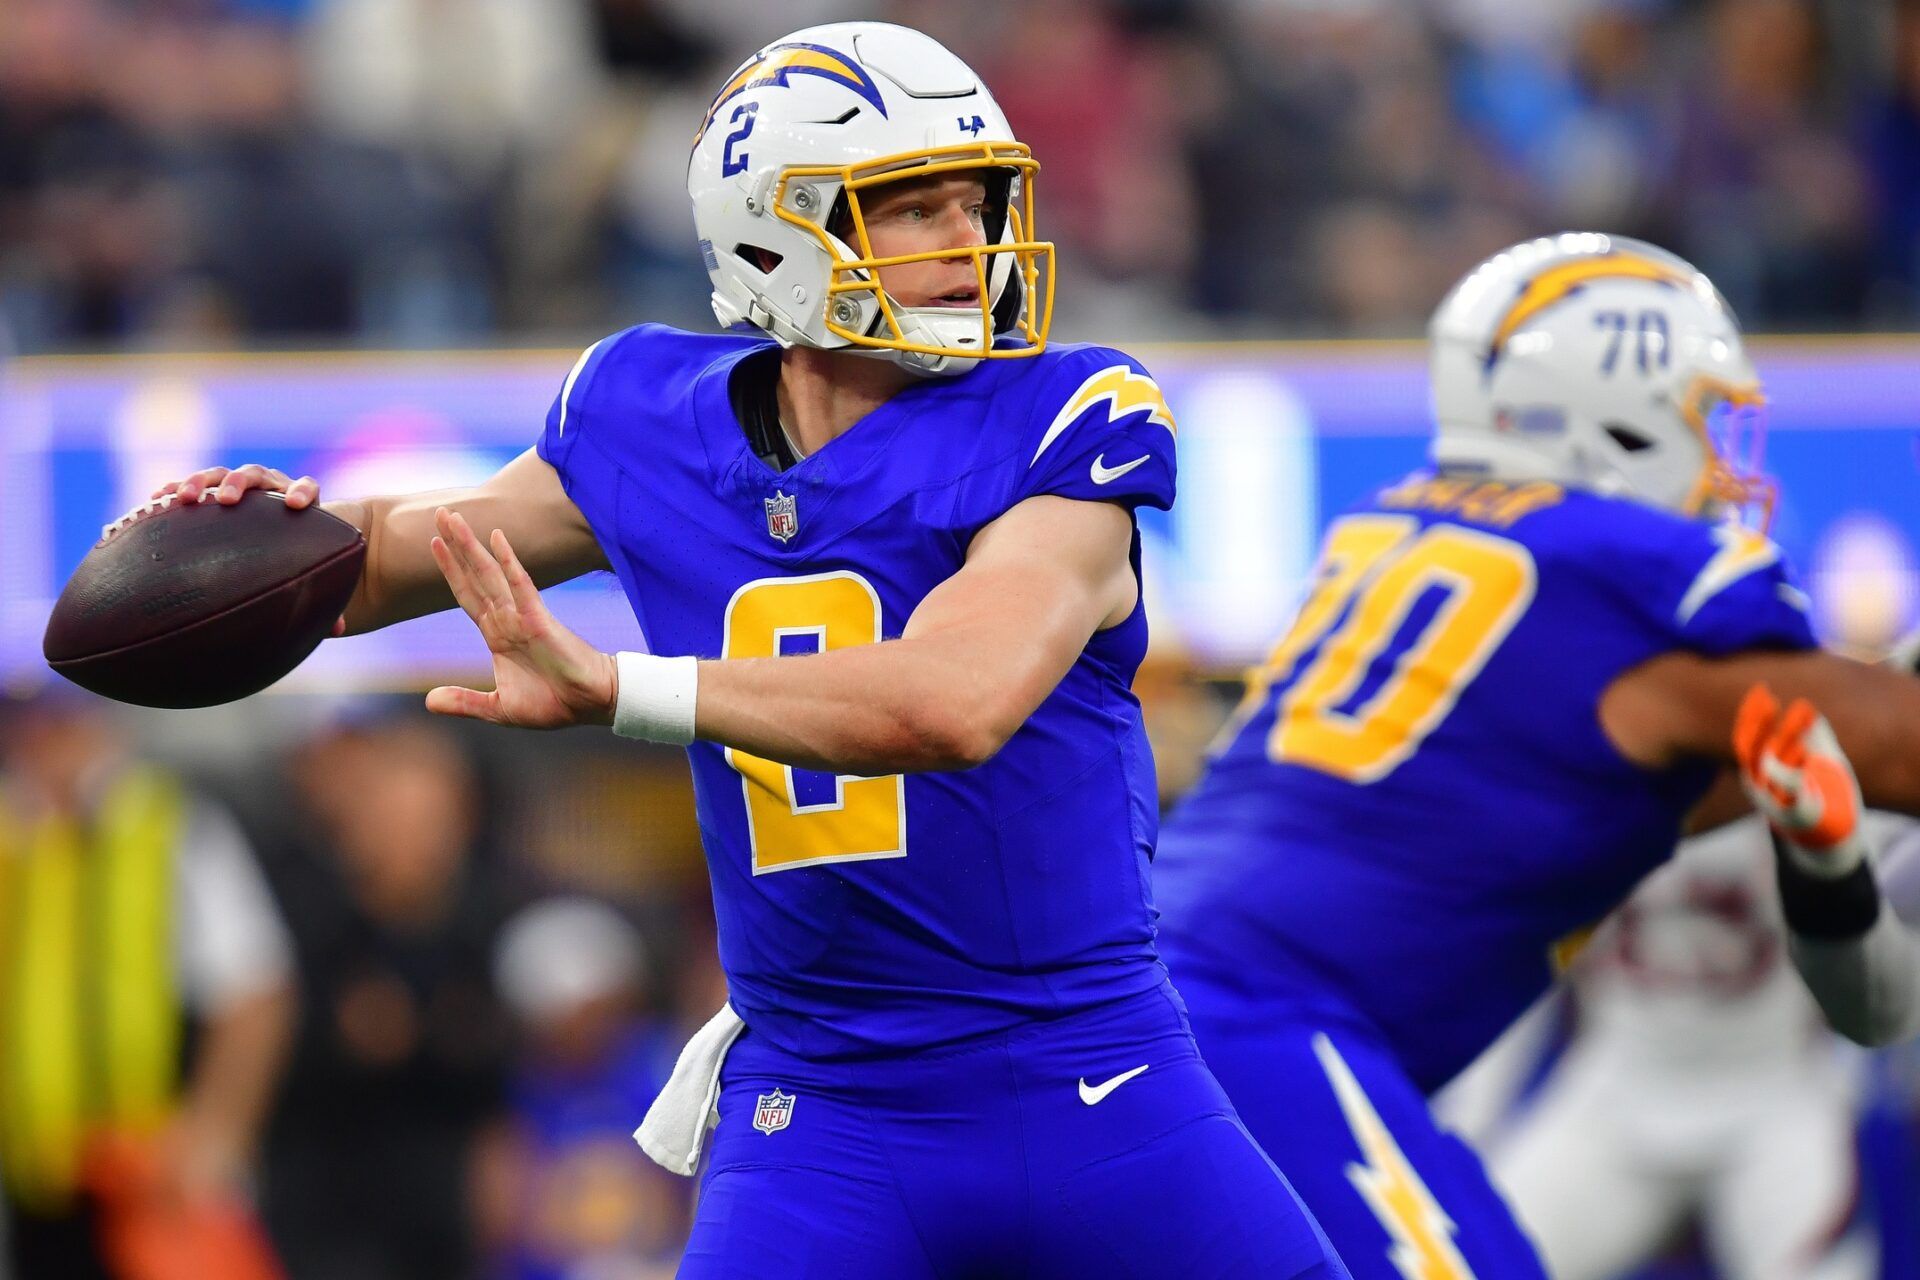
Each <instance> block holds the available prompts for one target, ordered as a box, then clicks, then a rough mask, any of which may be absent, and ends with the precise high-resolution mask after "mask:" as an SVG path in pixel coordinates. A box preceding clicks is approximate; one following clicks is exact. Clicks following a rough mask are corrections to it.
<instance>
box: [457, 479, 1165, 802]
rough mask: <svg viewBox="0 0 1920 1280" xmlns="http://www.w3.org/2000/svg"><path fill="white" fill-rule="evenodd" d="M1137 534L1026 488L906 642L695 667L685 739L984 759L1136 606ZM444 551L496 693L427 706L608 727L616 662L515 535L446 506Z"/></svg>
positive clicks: (1105, 516) (1103, 512)
mask: <svg viewBox="0 0 1920 1280" xmlns="http://www.w3.org/2000/svg"><path fill="white" fill-rule="evenodd" d="M1132 540H1133V523H1132V518H1131V516H1130V515H1129V514H1128V513H1127V512H1126V511H1125V510H1123V509H1121V508H1120V507H1118V506H1115V505H1112V504H1110V503H1104V502H1083V501H1079V500H1075V499H1070V498H1060V497H1053V496H1041V497H1035V498H1029V499H1027V500H1026V501H1024V502H1021V503H1019V504H1018V505H1016V506H1015V507H1013V508H1012V509H1011V510H1010V511H1008V512H1007V513H1006V514H1005V515H1002V516H1001V517H1000V518H999V519H997V520H995V521H994V522H993V523H992V524H991V525H989V526H987V527H986V528H985V529H983V530H981V532H980V533H979V534H977V535H976V536H975V537H974V539H973V542H972V544H971V546H970V547H969V548H968V551H967V560H966V563H965V564H964V565H963V566H962V567H961V569H960V571H959V572H958V573H956V574H954V576H953V577H951V578H949V579H948V580H947V581H946V582H944V583H942V584H941V585H940V586H939V587H937V588H935V589H934V590H933V591H932V592H931V593H929V594H928V596H927V597H926V598H925V599H924V600H922V601H921V603H920V606H919V608H917V609H915V610H914V613H913V616H912V617H911V618H909V619H908V620H907V625H906V627H905V629H904V631H903V633H902V635H901V637H900V638H899V639H897V640H889V641H886V642H884V643H881V644H870V645H859V646H855V647H851V648H844V649H835V650H832V651H830V652H827V653H821V654H810V655H807V656H804V657H778V658H734V659H725V660H717V661H708V662H702V663H700V664H699V666H698V671H697V679H696V686H697V693H696V694H695V696H694V711H693V717H692V726H691V732H692V736H695V737H699V738H704V739H706V740H708V741H712V742H719V743H723V744H724V745H726V746H730V747H737V748H739V749H741V750H744V751H749V752H752V753H753V754H754V755H757V756H761V757H764V758H766V759H771V760H779V761H782V762H783V763H787V764H794V765H799V766H801V767H803V768H811V769H822V770H827V771H831V772H834V773H845V774H861V775H867V776H873V775H877V774H887V773H906V772H919V771H929V770H952V769H965V768H970V767H971V766H973V765H976V764H979V763H981V762H982V761H984V760H986V759H987V758H989V757H990V756H992V755H993V754H994V753H995V752H996V751H998V750H999V749H1000V748H1001V747H1002V746H1003V745H1004V744H1005V743H1006V741H1007V739H1008V738H1010V737H1012V736H1013V734H1014V732H1015V731H1016V730H1017V729H1019V727H1020V726H1021V724H1023V723H1024V722H1025V721H1026V719H1027V717H1028V716H1030V715H1032V714H1033V712H1034V710H1035V708H1037V707H1038V706H1039V705H1040V703H1041V702H1042V701H1043V700H1045V698H1046V697H1047V695H1048V694H1049V693H1051V692H1052V691H1053V688H1054V686H1055V685H1057V684H1058V683H1059V682H1060V680H1061V678H1062V677H1064V676H1065V675H1066V673H1067V672H1068V670H1070V669H1071V668H1072V666H1073V663H1074V661H1075V660H1076V659H1077V658H1078V656H1079V654H1080V652H1081V650H1083V649H1084V648H1085V647H1086V644H1087V641H1088V639H1089V638H1090V637H1091V636H1092V635H1093V634H1094V632H1095V631H1097V630H1100V629H1102V628H1104V627H1108V626H1112V625H1115V624H1117V623H1119V622H1121V621H1123V620H1124V619H1125V618H1126V617H1127V616H1128V614H1130V613H1131V612H1132V611H1133V608H1134V605H1135V603H1136V600H1137V591H1138V587H1137V584H1136V582H1135V580H1134V576H1133V567H1132V563H1131V558H1130V552H1131V548H1132ZM433 547H434V554H435V556H436V557H437V559H438V560H439V564H440V570H441V572H442V573H444V574H445V575H446V576H447V580H448V582H449V583H451V584H452V588H453V591H454V594H455V595H456V596H457V597H458V599H459V601H460V604H461V607H462V608H464V609H465V610H466V611H467V614H468V616H469V617H471V618H473V620H474V622H475V624H476V625H477V626H478V627H479V628H480V632H481V634H482V635H483V636H484V637H485V638H486V640H487V645H488V648H490V649H491V650H492V651H493V672H494V685H495V687H494V689H493V690H491V691H489V692H481V691H477V690H473V689H461V688H453V687H443V688H439V689H435V690H433V691H431V692H430V693H429V694H428V695H427V707H428V709H429V710H432V711H437V712H440V713H442V714H446V715H459V716H467V717H470V718H473V719H479V720H488V721H492V722H494V723H497V724H511V725H519V726H522V727H527V728H545V729H551V728H560V727H564V726H566V725H572V724H612V723H613V722H614V714H615V709H616V706H617V705H619V704H620V703H621V702H623V701H624V700H625V699H624V698H623V697H622V693H621V690H620V688H619V680H618V671H619V668H618V666H617V664H616V662H615V660H614V658H613V656H612V655H610V654H604V653H600V652H598V651H597V650H595V649H594V648H593V647H592V646H591V645H589V644H587V643H586V642H585V641H583V640H581V639H580V638H579V637H578V636H576V635H574V634H573V633H572V632H570V631H568V630H567V629H566V628H565V627H563V626H561V625H560V624H559V623H558V622H557V621H556V620H555V619H554V617H553V615H552V614H551V613H550V612H549V611H548V610H547V609H546V606H545V605H544V604H543V603H542V602H541V600H540V594H539V591H538V590H537V589H536V587H535V585H534V583H533V581H532V580H531V579H530V577H529V575H528V574H527V573H526V571H525V570H524V569H523V568H522V567H521V565H520V563H519V561H518V559H517V558H516V556H515V554H514V550H513V548H512V546H511V545H510V544H509V542H508V540H507V539H506V538H505V537H503V536H502V535H501V534H500V533H499V532H498V531H495V532H494V533H493V534H492V535H491V536H490V537H489V538H488V539H487V541H486V542H485V543H482V542H481V540H480V539H479V538H478V537H477V536H476V535H475V534H474V532H473V530H472V528H471V527H470V526H469V525H468V524H467V523H466V521H464V520H462V519H460V518H459V517H458V516H455V515H452V514H450V513H447V514H443V515H442V516H441V519H440V524H439V536H438V537H436V538H435V539H434V540H433ZM657 661H670V662H690V660H689V659H662V660H657ZM627 694H628V696H638V693H637V691H634V690H629V691H627ZM679 740H680V741H685V738H680V739H679Z"/></svg>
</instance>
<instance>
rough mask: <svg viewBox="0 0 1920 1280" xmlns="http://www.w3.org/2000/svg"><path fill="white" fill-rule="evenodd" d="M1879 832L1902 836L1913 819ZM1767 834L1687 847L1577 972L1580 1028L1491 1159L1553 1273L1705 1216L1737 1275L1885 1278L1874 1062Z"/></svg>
mask: <svg viewBox="0 0 1920 1280" xmlns="http://www.w3.org/2000/svg"><path fill="white" fill-rule="evenodd" d="M1884 821H1885V823H1886V824H1887V827H1888V829H1887V830H1886V831H1885V832H1883V833H1876V836H1875V838H1877V839H1879V840H1881V841H1882V842H1883V843H1884V842H1888V841H1891V839H1892V838H1893V836H1894V835H1895V833H1896V832H1897V831H1898V830H1899V828H1900V827H1901V826H1904V825H1906V824H1904V822H1903V820H1899V819H1892V818H1887V819H1885V820H1884ZM1773 863H1774V860H1773V853H1772V850H1771V848H1770V846H1769V843H1768V839H1767V824H1766V822H1765V821H1764V820H1762V819H1761V818H1759V817H1757V816H1753V817H1748V818H1744V819H1742V820H1740V821H1738V822H1734V823H1730V824H1728V825H1726V826H1724V827H1720V828H1718V829H1717V830H1715V831H1711V832H1708V833H1706V834H1704V835H1700V836H1696V837H1694V838H1693V839H1691V840H1688V841H1686V842H1685V843H1683V844H1682V845H1681V846H1680V848H1679V849H1678V850H1677V851H1676V852H1675V854H1674V858H1673V860H1672V861H1671V862H1670V863H1668V864H1667V865H1665V866H1663V867H1661V868H1660V869H1659V870H1657V871H1655V872H1654V873H1653V875H1651V876H1650V877H1648V879H1647V881H1646V882H1645V883H1644V884H1642V885H1641V886H1640V888H1639V889H1637V890H1636V891H1635V892H1634V895H1633V897H1632V898H1630V899H1629V900H1628V901H1627V903H1626V905H1625V906H1624V907H1622V908H1621V909H1620V910H1619V911H1618V912H1616V913H1615V914H1614V915H1613V916H1612V917H1611V918H1609V920H1608V922H1607V924H1606V925H1605V926H1604V927H1603V928H1602V929H1601V931H1600V932H1599V933H1598V934H1596V935H1595V937H1594V941H1593V944H1592V945H1591V946H1590V947H1588V948H1587V950H1586V951H1585V952H1583V953H1582V954H1581V956H1580V959H1579V962H1578V963H1577V964H1576V965H1575V966H1574V968H1573V970H1572V972H1571V974H1570V977H1571V978H1572V979H1573V984H1574V991H1575V993H1576V1005H1577V1010H1578V1016H1579V1032H1578V1034H1577V1035H1576V1037H1575V1038H1574V1041H1573V1044H1572V1046H1571V1048H1570V1049H1569V1050H1568V1052H1567V1055H1566V1057H1565V1058H1564V1059H1563V1060H1562V1061H1561V1062H1560V1063H1559V1064H1558V1065H1556V1066H1555V1068H1554V1071H1553V1074H1552V1075H1551V1076H1550V1077H1549V1078H1548V1081H1547V1083H1546V1085H1545V1087H1544V1088H1543V1090H1542V1091H1541V1093H1540V1095H1539V1096H1538V1098H1536V1099H1535V1100H1534V1101H1533V1102H1531V1103H1530V1104H1529V1105H1528V1106H1527V1107H1526V1109H1525V1110H1524V1111H1523V1112H1522V1113H1521V1115H1520V1116H1519V1117H1518V1118H1517V1119H1516V1121H1515V1122H1514V1124H1513V1126H1512V1127H1511V1128H1510V1129H1508V1130H1506V1131H1504V1132H1503V1133H1501V1134H1500V1135H1499V1136H1498V1138H1497V1139H1496V1140H1494V1141H1493V1142H1492V1144H1491V1145H1490V1146H1489V1147H1484V1148H1483V1150H1486V1151H1487V1154H1488V1164H1489V1166H1490V1167H1491V1169H1492V1172H1493V1175H1494V1179H1495V1181H1496V1182H1497V1183H1498V1184H1499V1186H1500V1187H1501V1189H1502V1190H1503V1191H1505V1193H1506V1195H1507V1197H1508V1200H1509V1201H1510V1202H1511V1204H1512V1206H1513V1210H1514V1212H1515V1214H1516V1215H1517V1216H1518V1217H1519V1219H1520V1222H1521V1224H1522V1225H1523V1226H1524V1227H1525V1228H1526V1229H1527V1232H1528V1234H1529V1235H1531V1236H1532V1238H1533V1240H1534V1242H1535V1243H1536V1244H1538V1245H1539V1247H1540V1253H1541V1256H1542V1258H1543V1259H1544V1261H1545V1262H1546V1264H1547V1269H1548V1270H1549V1272H1551V1273H1552V1274H1553V1275H1554V1276H1555V1277H1556V1280H1608V1278H1609V1277H1613V1276H1618V1275H1623V1274H1626V1273H1627V1272H1629V1271H1632V1270H1634V1269H1636V1268H1638V1267H1640V1266H1642V1265H1644V1264H1645V1263H1647V1262H1648V1261H1650V1260H1651V1259H1652V1258H1653V1256H1654V1255H1655V1254H1656V1253H1657V1252H1658V1251H1659V1249H1660V1248H1661V1247H1662V1246H1663V1245H1664V1244H1665V1243H1666V1242H1667V1241H1668V1240H1669V1239H1671V1238H1672V1236H1673V1234H1674V1233H1675V1232H1676V1231H1677V1230H1678V1229H1679V1228H1680V1227H1681V1226H1682V1225H1683V1224H1684V1223H1686V1222H1687V1221H1688V1220H1690V1219H1693V1220H1697V1221H1698V1222H1699V1224H1700V1226H1701V1228H1702V1232H1703V1235H1704V1237H1705V1240H1706V1245H1707V1251H1708V1253H1709V1254H1710V1256H1711V1257H1712V1259H1713V1262H1714V1266H1715V1268H1716V1270H1717V1272H1718V1274H1721V1275H1723V1276H1725V1277H1727V1280H1784V1278H1786V1277H1819V1278H1821V1280H1852V1278H1855V1277H1857V1278H1858V1280H1868V1278H1869V1277H1872V1276H1874V1275H1876V1274H1877V1271H1876V1268H1875V1265H1874V1257H1873V1249H1872V1245H1871V1242H1870V1241H1868V1240H1866V1239H1864V1238H1862V1235H1861V1233H1859V1232H1852V1233H1849V1231H1848V1228H1849V1227H1850V1226H1851V1225H1852V1217H1853V1211H1854V1208H1855V1204H1856V1201H1857V1198H1858V1192H1859V1169H1858V1164H1857V1160H1856V1158H1855V1153H1854V1128H1855V1124H1856V1117H1857V1115H1858V1107H1859V1103H1860V1097H1859V1086H1860V1065H1861V1064H1860V1063H1859V1062H1858V1061H1857V1059H1856V1057H1855V1056H1854V1055H1851V1054H1848V1053H1846V1052H1844V1051H1843V1050H1844V1049H1846V1048H1847V1047H1848V1046H1845V1045H1844V1044H1843V1042H1842V1041H1840V1039H1839V1038H1838V1037H1837V1036H1835V1035H1834V1033H1833V1032H1832V1030H1831V1029H1829V1028H1828V1026H1827V1025H1826V1022H1825V1020H1824V1019H1823V1018H1822V1017H1821V1016H1820V1011H1819V1009H1818V1007H1817V1006H1816V1005H1815V1004H1814V1001H1813V998H1812V997H1811V996H1810V995H1809V994H1808V993H1807V989H1806V987H1805V986H1804V985H1803V984H1802V983H1801V982H1800V979H1799V977H1798V975H1797V974H1796V973H1795V972H1794V969H1793V965H1792V964H1791V963H1790V962H1789V961H1788V959H1787V954H1786V953H1787V935H1786V925H1785V921H1784V919H1783V918H1782V915H1781V909H1780V895H1779V892H1778V891H1777V890H1776V888H1775V885H1774V879H1775V871H1774V865H1773Z"/></svg>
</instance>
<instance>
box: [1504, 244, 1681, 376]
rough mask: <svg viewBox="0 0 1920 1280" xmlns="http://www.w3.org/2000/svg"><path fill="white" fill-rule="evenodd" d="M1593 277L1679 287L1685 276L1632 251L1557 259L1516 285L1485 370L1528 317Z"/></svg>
mask: <svg viewBox="0 0 1920 1280" xmlns="http://www.w3.org/2000/svg"><path fill="white" fill-rule="evenodd" d="M1595 280H1650V281H1652V282H1653V283H1655V284H1663V285H1670V286H1672V287H1675V288H1683V287H1685V286H1686V284H1687V278H1686V276H1684V275H1683V274H1681V273H1680V272H1678V271H1676V270H1674V269H1673V268H1672V267H1669V266H1667V265H1666V264H1664V263H1660V262H1655V261H1653V260H1652V259H1650V258H1642V257H1640V256H1639V255H1638V254H1632V253H1609V254H1603V255H1601V256H1599V257H1595V258H1576V259H1574V260H1573V261H1571V262H1561V263H1557V264H1555V265H1553V266H1550V267H1548V268H1546V269H1545V270H1543V271H1541V272H1539V273H1538V274H1536V275H1534V276H1532V277H1531V278H1529V279H1528V281H1527V282H1526V283H1525V284H1524V285H1522V286H1521V287H1520V292H1519V293H1518V294H1517V295H1515V297H1514V299H1513V302H1512V303H1511V304H1509V306H1508V307H1507V310H1506V313H1505V314H1504V315H1502V316H1501V317H1500V323H1499V324H1497V325H1495V326H1494V330H1493V339H1492V341H1491V342H1489V343H1488V344H1487V357H1486V371H1487V372H1488V373H1489V374H1490V373H1492V372H1493V366H1494V365H1495V364H1497V363H1499V360H1500V357H1501V356H1502V355H1503V354H1504V353H1505V352H1506V349H1507V340H1508V339H1509V338H1511V337H1513V335H1514V334H1516V333H1518V332H1519V331H1520V329H1521V327H1522V326H1524V325H1525V324H1526V323H1527V322H1528V321H1529V320H1531V319H1533V318H1534V317H1535V316H1537V315H1539V314H1540V313H1541V312H1542V311H1545V310H1547V308H1549V307H1551V306H1554V305H1555V304H1556V303H1560V302H1565V301H1566V300H1567V299H1568V298H1571V297H1573V296H1574V295H1575V294H1577V293H1579V292H1580V291H1581V290H1582V289H1584V288H1585V287H1586V286H1587V285H1588V284H1590V283H1591V282H1593V281H1595Z"/></svg>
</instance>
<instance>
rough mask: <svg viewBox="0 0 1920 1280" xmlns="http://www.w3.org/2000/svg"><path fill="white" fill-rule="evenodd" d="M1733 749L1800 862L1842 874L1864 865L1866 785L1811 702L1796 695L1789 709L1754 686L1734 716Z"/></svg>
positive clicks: (1750, 787)
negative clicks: (1863, 788)
mask: <svg viewBox="0 0 1920 1280" xmlns="http://www.w3.org/2000/svg"><path fill="white" fill-rule="evenodd" d="M1733 751H1734V755H1735V756H1736V757H1737V758H1738V759H1739V761H1740V781H1741V785H1742V786H1744V787H1745V788H1746V792H1747V796H1748V798H1749V799H1751V800H1752V801H1753V806H1754V808H1756V809H1758V810H1759V811H1760V812H1761V813H1762V814H1764V815H1765V816H1766V819H1767V821H1768V823H1769V824H1771V825H1772V827H1773V830H1774V833H1775V834H1776V835H1778V836H1779V837H1780V840H1781V842H1782V843H1784V844H1785V845H1786V847H1787V852H1788V853H1789V854H1790V855H1791V856H1792V857H1793V858H1794V861H1795V862H1796V863H1798V864H1799V865H1800V866H1801V867H1803V868H1804V869H1805V870H1807V871H1808V872H1810V873H1812V874H1814V875H1818V876H1824V877H1830V878H1835V879H1837V878H1839V877H1841V876H1845V875H1847V874H1849V873H1851V872H1852V871H1853V870H1854V868H1856V867H1858V866H1859V865H1860V862H1861V860H1862V859H1863V858H1865V857H1866V840H1865V837H1864V836H1863V835H1862V832H1861V827H1860V815H1861V813H1862V812H1863V805H1862V803H1861V799H1860V783H1859V781H1858V780H1857V779H1856V778H1855V777H1854V775H1853V766H1852V765H1851V764H1849V763H1848V761H1847V757H1846V754H1845V753H1844V752H1842V751H1841V749H1840V742H1839V740H1838V739H1837V738H1835V737H1834V736H1833V728H1832V726H1830V725H1829V724H1828V723H1827V720H1826V717H1825V716H1822V715H1821V714H1820V713H1819V712H1818V711H1816V710H1814V707H1813V704H1812V703H1811V702H1808V701H1807V700H1806V699H1805V698H1795V699H1794V700H1793V703H1792V704H1791V705H1790V706H1788V707H1787V708H1786V710H1785V711H1784V712H1783V711H1782V710H1781V708H1780V700H1779V699H1778V698H1776V697H1775V696H1774V695H1773V691H1772V690H1771V689H1769V688H1767V686H1766V685H1765V684H1756V685H1754V686H1753V688H1751V689H1749V690H1747V696H1746V697H1745V698H1744V699H1743V700H1742V701H1741V703H1740V712H1739V715H1738V716H1737V717H1736V718H1735V720H1734V726H1733Z"/></svg>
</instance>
